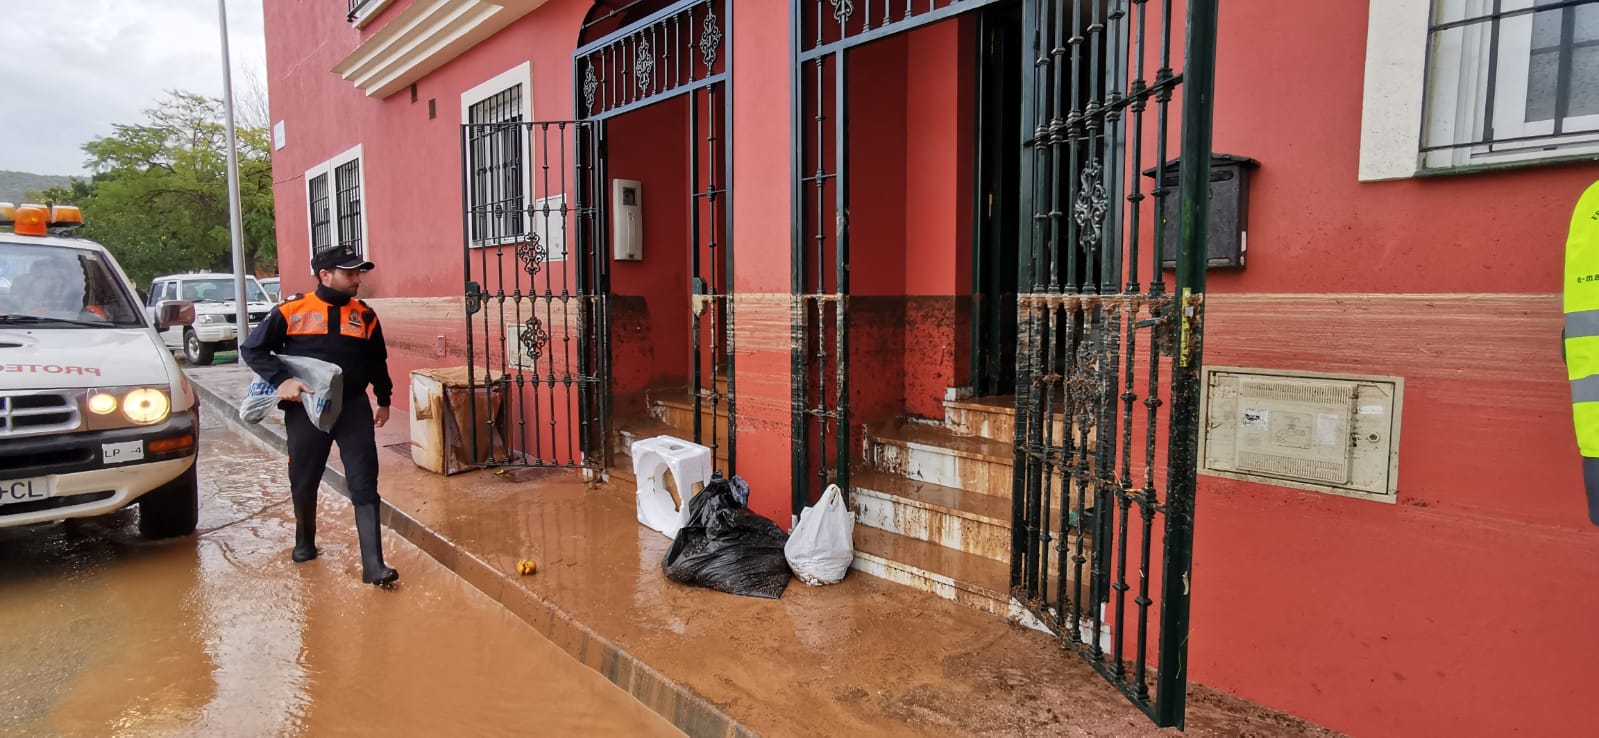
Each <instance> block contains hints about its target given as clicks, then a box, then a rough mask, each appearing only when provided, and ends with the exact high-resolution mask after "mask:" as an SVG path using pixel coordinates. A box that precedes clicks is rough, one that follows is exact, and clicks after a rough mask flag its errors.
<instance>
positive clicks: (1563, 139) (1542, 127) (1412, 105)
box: [1360, 0, 1599, 181]
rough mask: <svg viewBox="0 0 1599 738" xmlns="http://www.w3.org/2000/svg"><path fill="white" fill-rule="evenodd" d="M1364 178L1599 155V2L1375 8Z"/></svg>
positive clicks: (1497, 0)
mask: <svg viewBox="0 0 1599 738" xmlns="http://www.w3.org/2000/svg"><path fill="white" fill-rule="evenodd" d="M1367 17H1368V21H1367V23H1368V25H1367V33H1366V85H1365V95H1364V99H1363V101H1362V110H1361V134H1360V179H1361V181H1374V180H1384V179H1398V178H1404V177H1414V176H1416V175H1417V174H1419V173H1422V172H1423V171H1424V170H1431V171H1434V172H1437V171H1448V170H1451V169H1468V168H1472V167H1478V166H1484V165H1504V164H1517V163H1527V162H1535V161H1539V160H1553V159H1565V158H1577V157H1591V156H1594V155H1596V154H1599V0H1371V1H1370V5H1369V13H1368V16H1367Z"/></svg>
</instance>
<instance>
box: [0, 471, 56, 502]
mask: <svg viewBox="0 0 1599 738" xmlns="http://www.w3.org/2000/svg"><path fill="white" fill-rule="evenodd" d="M49 496H50V478H49V477H34V478H32V479H11V480H3V481H0V505H9V504H11V503H13V502H29V501H31V500H42V499H45V498H46V497H49Z"/></svg>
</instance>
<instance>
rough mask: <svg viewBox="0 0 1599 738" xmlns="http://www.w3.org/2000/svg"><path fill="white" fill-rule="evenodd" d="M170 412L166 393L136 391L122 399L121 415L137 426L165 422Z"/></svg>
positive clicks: (170, 403) (169, 402)
mask: <svg viewBox="0 0 1599 738" xmlns="http://www.w3.org/2000/svg"><path fill="white" fill-rule="evenodd" d="M91 402H92V401H91ZM171 410H172V400H170V399H168V398H167V393H165V392H163V391H161V390H158V389H149V388H144V389H136V390H133V391H132V392H129V393H128V394H126V395H124V396H123V397H122V414H123V415H126V416H128V420H131V421H133V422H135V423H138V424H139V425H150V424H151V423H159V422H161V421H163V420H166V418H167V413H169V412H170V411H171Z"/></svg>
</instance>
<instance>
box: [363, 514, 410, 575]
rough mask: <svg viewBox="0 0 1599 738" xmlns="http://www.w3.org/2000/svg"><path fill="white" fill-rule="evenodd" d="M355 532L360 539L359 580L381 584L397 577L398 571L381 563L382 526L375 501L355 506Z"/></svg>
mask: <svg viewBox="0 0 1599 738" xmlns="http://www.w3.org/2000/svg"><path fill="white" fill-rule="evenodd" d="M355 534H356V536H357V537H358V538H360V539H361V581H363V582H366V583H367V584H376V585H378V586H383V585H387V584H393V583H394V580H396V579H399V578H400V573H399V572H397V571H395V570H393V569H390V568H389V567H388V565H387V564H384V563H383V528H382V526H380V525H379V524H378V506H377V504H376V503H373V504H369V505H356V506H355Z"/></svg>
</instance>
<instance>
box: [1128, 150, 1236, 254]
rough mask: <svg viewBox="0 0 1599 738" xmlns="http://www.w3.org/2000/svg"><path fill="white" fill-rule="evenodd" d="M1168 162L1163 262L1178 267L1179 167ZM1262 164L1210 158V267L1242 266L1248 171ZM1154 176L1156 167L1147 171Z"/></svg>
mask: <svg viewBox="0 0 1599 738" xmlns="http://www.w3.org/2000/svg"><path fill="white" fill-rule="evenodd" d="M1179 164H1180V162H1179V161H1178V160H1175V159H1174V160H1172V161H1170V162H1168V163H1167V164H1166V167H1165V170H1166V171H1165V175H1164V176H1163V177H1162V179H1163V184H1164V185H1165V186H1166V187H1167V188H1168V189H1169V190H1170V191H1171V192H1170V194H1168V195H1167V196H1166V199H1165V202H1164V203H1162V205H1161V211H1160V217H1161V224H1160V227H1161V263H1162V264H1163V265H1164V266H1165V267H1166V268H1167V269H1176V268H1177V236H1178V226H1179V224H1180V223H1181V218H1180V217H1179V215H1180V213H1181V211H1180V207H1181V198H1179V197H1178V194H1177V193H1178V167H1179ZM1258 166H1260V163H1259V162H1257V161H1255V160H1254V159H1250V158H1248V157H1243V156H1233V155H1232V154H1211V157H1210V239H1209V244H1208V246H1207V251H1208V254H1209V259H1208V260H1207V263H1208V264H1209V267H1210V268H1211V269H1242V268H1243V267H1244V260H1245V257H1246V255H1247V252H1248V250H1249V172H1250V170H1252V169H1254V168H1256V167H1258ZM1144 176H1146V177H1149V178H1151V179H1153V178H1154V177H1155V169H1154V167H1151V168H1149V169H1146V170H1144Z"/></svg>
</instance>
